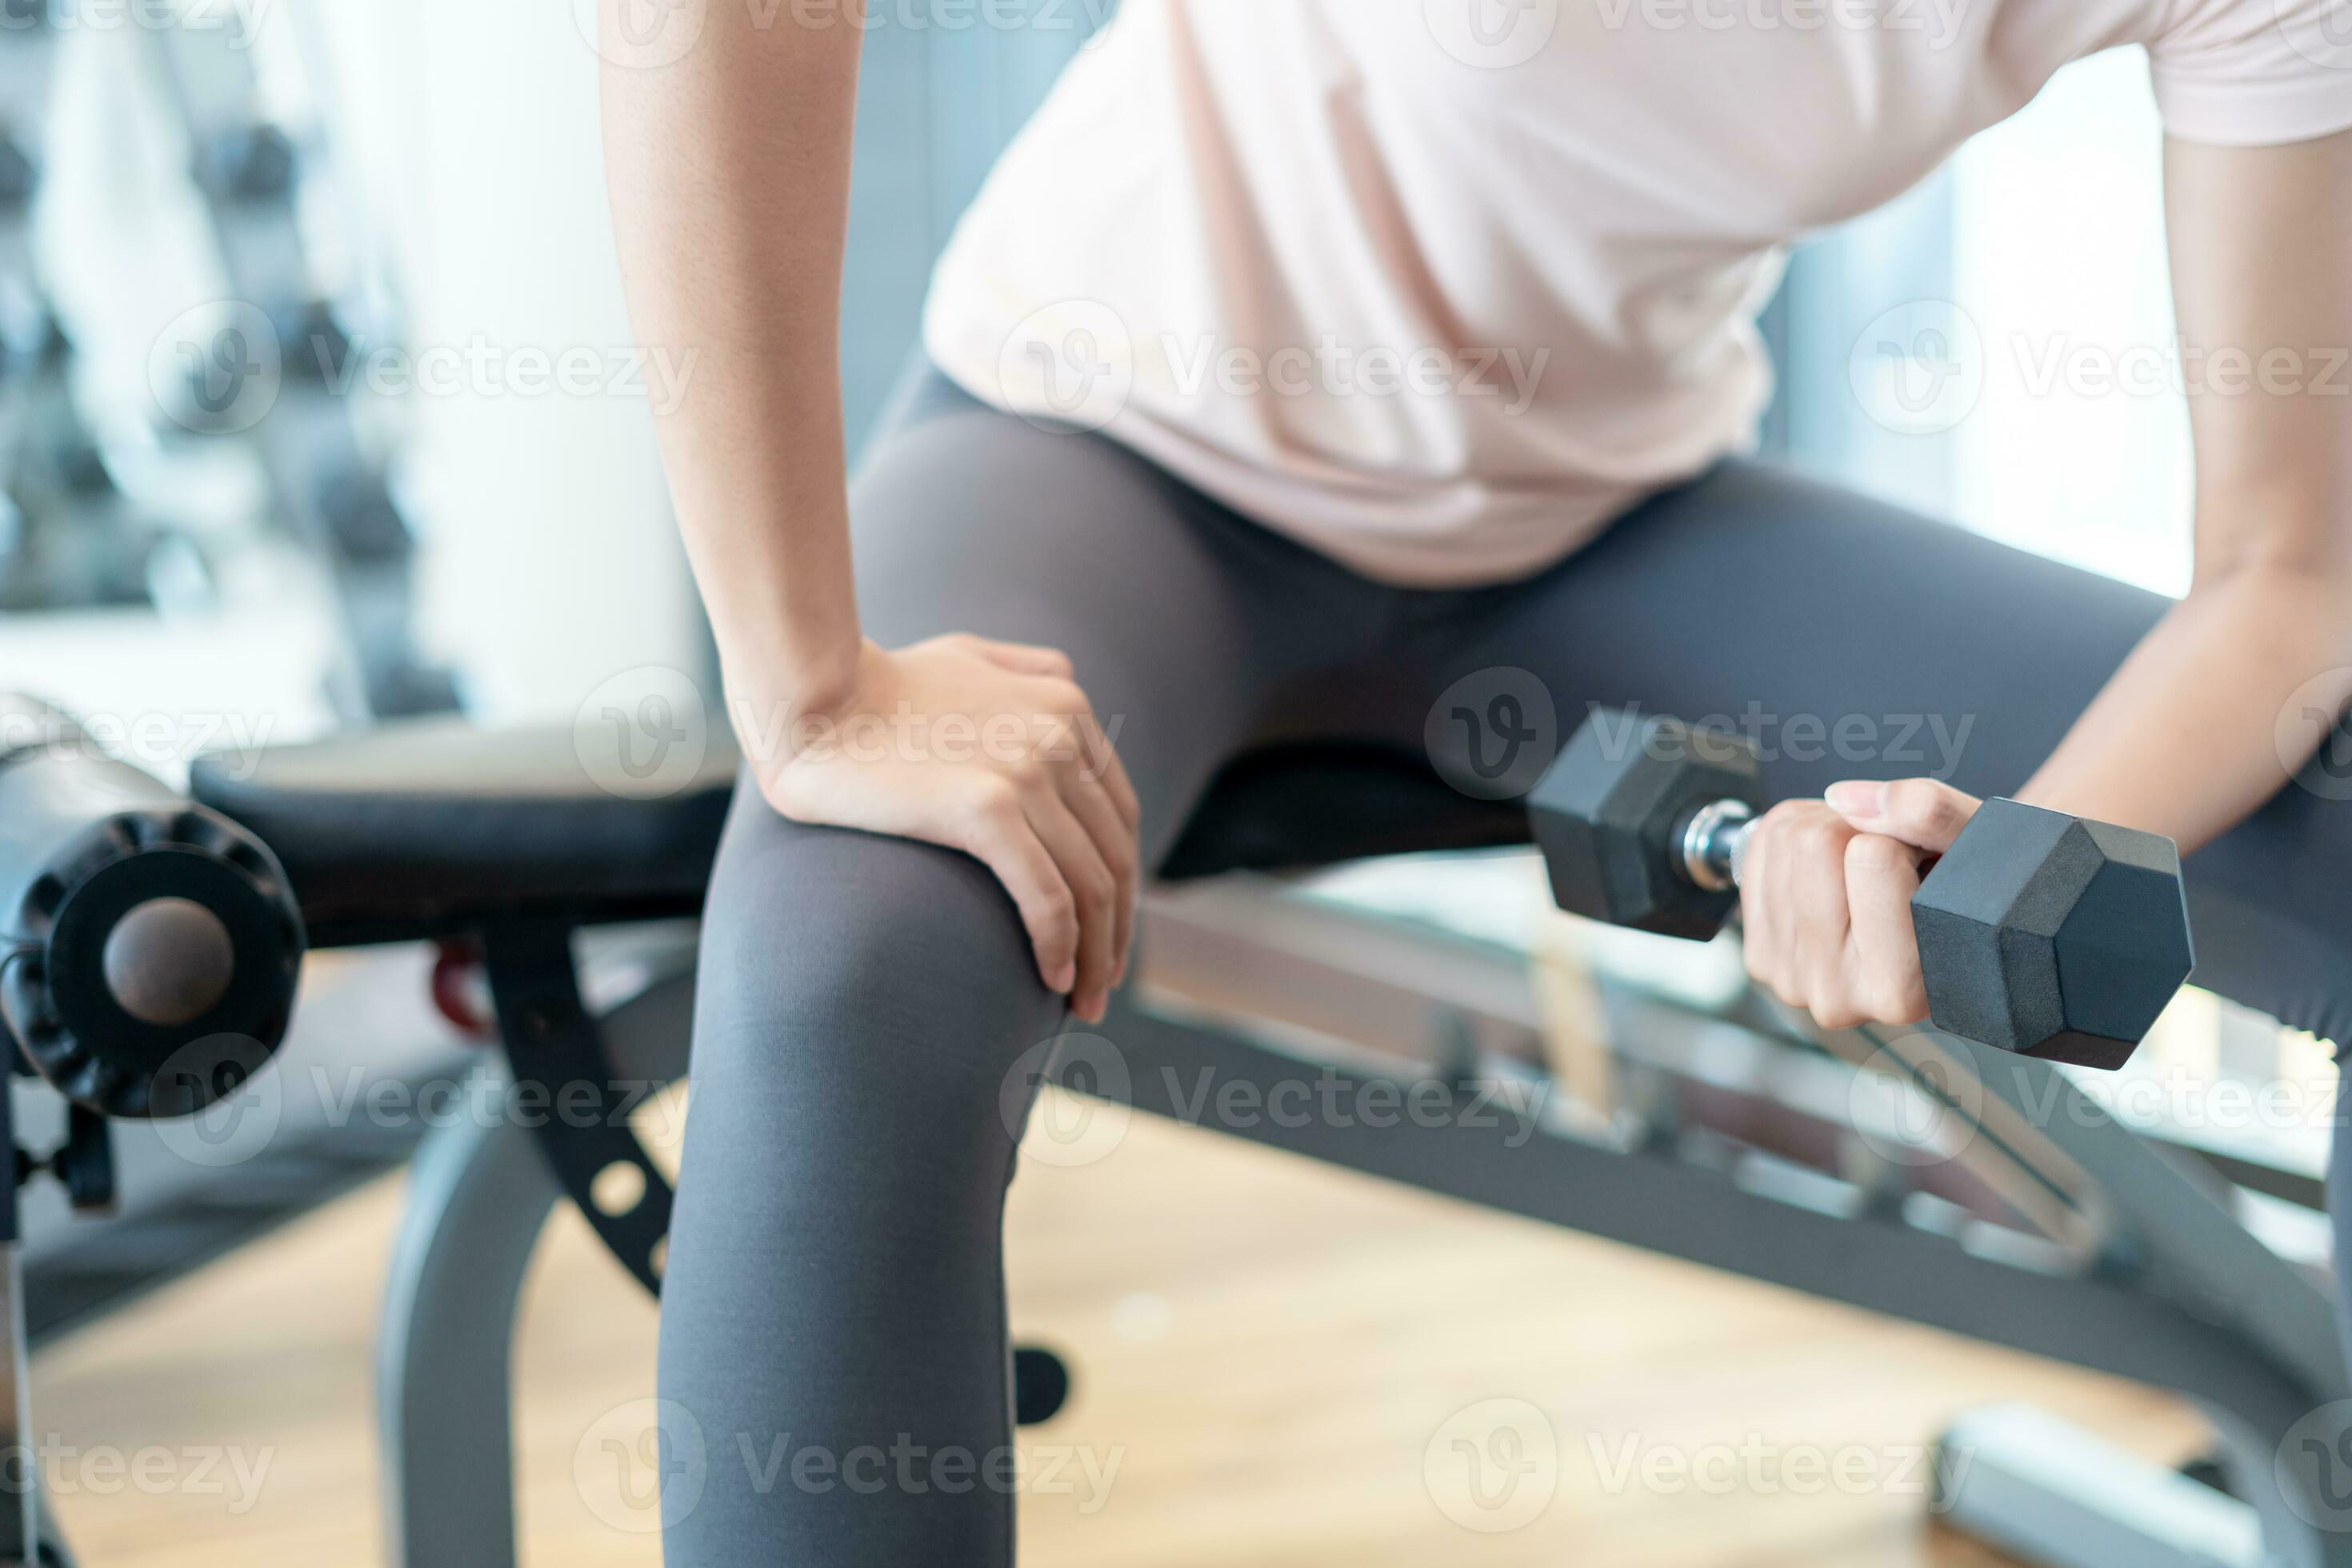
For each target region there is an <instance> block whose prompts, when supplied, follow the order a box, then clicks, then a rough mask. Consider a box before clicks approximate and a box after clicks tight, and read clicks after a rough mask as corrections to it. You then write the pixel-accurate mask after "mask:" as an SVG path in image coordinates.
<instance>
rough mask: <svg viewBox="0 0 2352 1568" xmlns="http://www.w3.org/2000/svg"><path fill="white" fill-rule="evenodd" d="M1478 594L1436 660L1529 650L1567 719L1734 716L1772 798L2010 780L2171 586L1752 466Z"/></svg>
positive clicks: (2056, 735)
mask: <svg viewBox="0 0 2352 1568" xmlns="http://www.w3.org/2000/svg"><path fill="white" fill-rule="evenodd" d="M1472 598H1473V600H1474V601H1476V602H1475V603H1472V604H1469V605H1465V607H1464V609H1463V611H1462V614H1461V616H1460V618H1459V619H1458V620H1456V621H1455V622H1454V624H1453V625H1452V626H1450V627H1448V628H1447V630H1446V631H1445V633H1444V637H1443V647H1442V652H1441V654H1440V659H1441V664H1440V669H1441V672H1444V671H1448V670H1454V669H1461V670H1470V669H1475V668H1480V667H1481V666H1482V665H1517V666H1521V667H1524V668H1527V669H1528V670H1530V671H1532V672H1534V673H1535V674H1536V675H1537V676H1538V677H1539V678H1540V679H1542V681H1543V682H1544V684H1545V685H1546V686H1547V687H1548V688H1549V690H1550V692H1551V695H1552V698H1553V700H1554V702H1555V704H1556V706H1557V709H1558V712H1559V722H1560V726H1561V728H1562V730H1563V731H1566V730H1569V729H1571V728H1573V726H1574V725H1576V724H1577V723H1579V722H1580V721H1582V720H1583V718H1584V716H1585V714H1586V712H1587V711H1588V710H1589V707H1590V706H1591V705H1592V704H1621V703H1622V704H1638V705H1639V706H1641V707H1643V708H1644V709H1646V710H1653V711H1665V712H1672V713H1675V714H1678V715H1680V716H1682V717H1684V718H1687V719H1691V720H1694V721H1713V722H1717V723H1719V724H1724V725H1727V726H1728V727H1731V728H1734V729H1738V730H1739V731H1742V732H1744V733H1746V734H1748V735H1749V736H1751V737H1752V738H1753V739H1755V740H1756V741H1757V742H1759V745H1760V747H1761V748H1762V751H1763V753H1764V757H1765V775H1766V776H1765V783H1766V785H1767V787H1768V788H1769V790H1770V791H1771V793H1773V794H1774V795H1819V794H1820V793H1821V791H1822V787H1823V786H1824V785H1826V784H1830V783H1832V782H1834V781H1835V780H1838V779H1842V778H1901V777H1906V776H1916V775H1919V774H1931V775H1933V776H1935V777H1938V778H1943V779H1947V780H1948V781H1950V782H1951V783H1953V784H1957V785H1958V787H1960V788H1962V789H1965V790H1969V791H1970V792H1971V793H1974V794H1979V795H1982V794H1994V795H2000V794H2009V793H2012V792H2014V791H2015V790H2016V789H2017V788H2018V786H2019V785H2021V784H2023V783H2024V782H2025V779H2026V778H2027V776H2028V775H2029V774H2030V773H2032V771H2033V769H2034V768H2035V767H2036V766H2038V765H2039V764H2040V763H2041V762H2042V759H2043V758H2044V757H2045V756H2047V755H2048V754H2049V752H2051V751H2052V750H2053V748H2054V747H2055V746H2056V745H2057V743H2058V742H2059V741H2060V740H2061V739H2062V738H2063V736H2064V734H2065V732H2066V731H2067V729H2068V728H2069V727H2070V726H2071V725H2072V724H2073V723H2074V720H2075V718H2076V717H2077V716H2078V715H2079V714H2080V713H2081V712H2082V711H2083V710H2084V708H2085V707H2086V706H2088V705H2089V703H2090V701H2091V700H2092V698H2093V697H2094V696H2095V695H2096V694H2097V692H2098V690H2099V689H2100V688H2101V687H2102V686H2103V685H2105V682H2106V680H2107V679H2108V678H2109V677H2110V676H2111V675H2112V674H2113V673H2114V672H2115V670H2116V667H2117V666H2118V665H2120V664H2121V663H2122V662H2123V659H2124V658H2125V656H2126V654H2128V653H2129V652H2130V651H2131V648H2132V647H2133V645H2134V644H2136V643H2137V642H2138V640H2139V639H2140V638H2141V637H2144V636H2146V635H2147V631H2148V630H2149V628H2150V627H2152V626H2154V625H2155V624H2156V622H2157V619H2158V617H2159V616H2161V615H2162V614H2163V613H2164V610H2165V608H2166V606H2167V605H2168V603H2169V601H2168V600H2166V599H2165V598H2163V597H2162V596H2161V595H2156V594H2151V593H2148V592H2147V591H2145V590H2143V589H2139V588H2134V587H2131V586H2129V585H2127V584H2121V583H2117V582H2116V581H2114V580H2113V579H2110V578H2106V577H2103V576H2100V575H2098V574H2095V573H2090V572H2085V571H2083V570H2080V569H2079V568H2075V567H2072V566H2067V565H2063V564H2062V563H2057V562H2053V561H2047V560H2043V559H2042V558H2040V557H2038V556H2034V555H2032V554H2029V553H2027V552H2022V551H2019V550H2016V549H2012V548H2011V547H2009V546H2007V545H2003V544H2000V543H1998V542H1993V541H1991V540H1988V539H1985V538H1983V537H1982V536H1980V535H1978V534H1974V533H1970V532H1969V531H1966V530H1964V529H1961V528H1958V527H1956V526H1953V525H1951V524H1948V523H1942V522H1936V521H1928V520H1927V519H1924V518H1921V517H1918V516H1916V515H1914V514H1912V513H1909V512H1906V511H1904V510H1901V509H1899V508H1895V507H1892V506H1888V505H1885V504H1884V503H1881V502H1877V501H1874V500H1868V499H1866V498H1864V497H1862V496H1860V495H1857V494H1855V493H1853V492H1852V491H1849V490H1844V489H1839V488H1837V487H1834V486H1832V485H1827V484H1823V483H1821V482H1819V481H1816V480H1812V479H1805V478H1803V477H1801V476H1799V475H1797V474H1794V473H1791V472H1789V471H1786V470H1783V469H1780V468H1772V467H1769V466H1767V465H1763V464H1755V463H1735V464H1728V465H1726V466H1724V467H1722V468H1718V469H1717V470H1716V471H1715V472H1713V473H1711V474H1709V475H1708V476H1706V478H1704V479H1700V480H1698V481H1696V482H1695V483H1693V484H1691V485H1689V486H1686V487H1684V488H1682V489H1676V490H1674V491H1671V492H1668V493H1666V494H1664V495H1662V496H1659V497H1656V498H1654V499H1653V500H1650V501H1648V502H1646V503H1644V504H1643V505H1642V506H1641V507H1639V508H1637V509H1635V510H1633V512H1631V513H1629V514H1628V515H1627V516H1626V517H1624V518H1623V519H1622V520H1621V521H1619V522H1618V523H1617V524H1616V525H1615V526H1614V527H1612V529H1611V530H1610V531H1609V532H1608V533H1607V534H1605V535H1603V536H1602V537H1601V539H1600V540H1599V541H1597V542H1595V543H1594V544H1593V545H1592V546H1591V548H1589V549H1587V550H1586V551H1584V552H1581V553H1580V554H1578V555H1576V556H1575V557H1573V558H1571V559H1570V560H1569V561H1568V562H1566V563H1563V564H1561V565H1560V566H1559V567H1557V568H1555V569H1553V570H1552V571H1550V572H1549V573H1547V574H1544V575H1543V576H1541V577H1539V578H1537V579H1534V580H1532V581H1530V582H1528V583H1524V584H1513V585H1511V586H1509V587H1507V588H1500V589H1495V590H1490V591H1488V592H1487V593H1486V594H1485V595H1473V596H1472Z"/></svg>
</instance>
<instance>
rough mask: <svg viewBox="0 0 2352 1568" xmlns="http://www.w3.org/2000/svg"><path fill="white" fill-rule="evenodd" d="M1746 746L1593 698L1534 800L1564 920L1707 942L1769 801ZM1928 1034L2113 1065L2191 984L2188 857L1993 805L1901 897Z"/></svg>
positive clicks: (2095, 826) (2116, 830) (2075, 820)
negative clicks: (1931, 1030) (2184, 865)
mask: <svg viewBox="0 0 2352 1568" xmlns="http://www.w3.org/2000/svg"><path fill="white" fill-rule="evenodd" d="M1760 779H1761V768H1760V766H1759V757H1758V753H1757V750H1756V747H1755V746H1754V744H1753V743H1751V742H1748V741H1747V740H1745V739H1743V738H1742V737H1740V736H1738V735H1734V734H1731V733H1728V732H1727V731H1719V730H1701V729H1696V728H1694V727H1692V726H1690V725H1688V724H1685V723H1684V722H1683V721H1680V720H1678V719H1670V718H1665V717H1663V716H1658V715H1651V716H1646V717H1645V716H1642V715H1637V714H1634V713H1632V712H1627V711H1623V710H1596V711H1595V712H1594V713H1593V715H1592V717H1591V719H1589V720H1587V721H1585V724H1584V726H1583V727H1582V728H1581V729H1580V730H1579V731H1577V732H1576V735H1575V737H1574V738H1573V739H1572V740H1570V742H1569V743H1568V746H1567V747H1566V749H1565V750H1563V751H1562V752H1560V754H1559V758H1558V760H1556V761H1555V762H1554V763H1552V765H1551V767H1550V769H1549V771H1548V772H1547V773H1545V774H1544V776H1543V778H1542V779H1541V780H1540V781H1539V782H1538V784H1537V785H1536V787H1535V788H1534V790H1532V791H1531V792H1530V793H1529V794H1528V814H1529V816H1531V818H1532V819H1533V822H1534V826H1535V837H1536V842H1537V844H1538V845H1539V846H1540V847H1542V849H1543V855H1544V861H1545V864H1546V866H1547V867H1548V868H1549V871H1550V873H1551V885H1552V896H1553V898H1554V899H1555V900H1558V902H1559V907H1560V908H1561V909H1563V910H1568V911H1569V912H1570V914H1578V915H1584V916H1586V917H1588V918H1590V919H1592V920H1598V921H1608V922H1609V923H1610V924H1612V925H1622V926H1632V927H1634V928H1636V929H1638V930H1642V931H1657V932H1659V933H1661V934H1664V935H1666V936H1679V937H1692V938H1697V939H1702V940H1703V939H1705V938H1707V937H1711V936H1713V935H1714V934H1715V933H1716V932H1717V931H1720V930H1722V929H1723V924H1724V922H1725V921H1727V920H1728V919H1729V918H1730V916H1731V911H1732V908H1733V906H1734V905H1735V904H1736V903H1737V902H1738V897H1739V893H1738V868H1739V857H1740V851H1741V849H1742V848H1743V847H1744V846H1745V844H1746V841H1747V837H1748V828H1749V827H1750V826H1752V825H1753V824H1754V822H1755V820H1756V819H1757V817H1759V816H1761V815H1762V813H1763V811H1764V808H1765V806H1764V799H1763V791H1762V789H1761V787H1760ZM1911 921H1912V928H1913V930H1914V931H1915V932H1916V935H1917V937H1918V942H1919V960H1920V966H1921V969H1922V971H1923V973H1924V975H1925V977H1926V980H1927V1005H1928V1011H1929V1016H1930V1018H1931V1021H1932V1022H1933V1023H1934V1024H1935V1025H1936V1026H1937V1028H1940V1029H1944V1030H1947V1031H1948V1032H1950V1033H1952V1034H1955V1035H1960V1036H1964V1037H1967V1038H1969V1039H1971V1040H1976V1041H1979V1042H1980V1043H1982V1044H1985V1045H1990V1046H1995V1047H2000V1049H2002V1050H2005V1051H2015V1052H2018V1053H2019V1054H2021V1055H2024V1056H2031V1057H2040V1058H2043V1059H2045V1060H2049V1061H2058V1062H2069V1063H2074V1064H2075V1065H2078V1066H2083V1067H2093V1068H2119V1067H2121V1066H2123V1064H2124V1063H2125V1062H2126V1060H2128V1059H2129V1058H2130V1056H2131V1053H2132V1050H2133V1048H2134V1047H2137V1045H2138V1044H2139V1042H2140V1040H2141V1039H2142V1038H2143V1037H2146V1035H2147V1031H2148V1030H2149V1028H2150V1027H2152V1026H2154V1025H2155V1023H2156V1018H2157V1015H2158V1014H2159V1013H2161V1012H2162V1011H2163V1010H2164V1006H2165V1004H2166V1003H2168V1002H2169V1001H2171V1000H2172V996H2173V994H2174V993H2175V992H2177V991H2179V989H2180V986H2181V984H2182V983H2183V982H2185V981H2186V980H2187V979H2188V978H2189V967H2190V964H2191V963H2192V957H2191V953H2190V951H2189V912H2188V904H2187V901H2186V900H2185V899H2184V897H2183V895H2182V892H2181V886H2180V856H2179V850H2178V849H2177V848H2176V847H2174V845H2173V842H2172V840H2170V839H2169V838H2165V837H2160V836H2158V835H2157V834H2153V833H2142V832H2139V831H2137V830H2136V829H2133V828H2128V827H2117V826H2113V825H2111V824H2108V823H2104V822H2091V821H2087V820H2084V818H2081V817H2075V816H2065V815H2064V814H2063V813H2061V812H2055V811H2044V810H2042V808H2040V807H2038V806H2031V805H2021V804H2020V803H2018V802H2016V801H2013V800H2000V799H1994V800H1988V801H1986V802H1985V803H1984V805H1983V807H1982V808H1981V809H1979V811H1978V813H1977V814H1976V816H1974V817H1973V818H1971V819H1970V820H1969V825H1968V826H1967V827H1965V828H1963V829H1962V830H1961V832H1960V836H1959V837H1958V840H1957V841H1956V842H1955V843H1954V844H1953V845H1952V847H1951V849H1950V850H1949V851H1948V853H1946V854H1945V855H1943V856H1942V857H1940V858H1938V859H1937V862H1936V864H1935V868H1933V869H1932V870H1930V871H1929V872H1928V874H1927V879H1926V880H1925V881H1923V882H1922V883H1921V884H1920V887H1919V891H1918V892H1917V893H1916V895H1914V897H1913V898H1912V900H1911Z"/></svg>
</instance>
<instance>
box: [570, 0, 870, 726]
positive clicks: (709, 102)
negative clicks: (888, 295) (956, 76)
mask: <svg viewBox="0 0 2352 1568" xmlns="http://www.w3.org/2000/svg"><path fill="white" fill-rule="evenodd" d="M863 9H864V7H863V5H862V4H859V3H858V0H851V4H850V5H848V6H846V7H845V12H848V13H852V14H849V15H843V16H837V17H835V18H834V22H835V25H833V26H822V27H811V26H795V25H794V24H793V20H792V16H791V12H790V10H789V8H777V9H776V10H775V11H774V12H773V15H772V17H771V18H770V19H769V21H768V22H767V24H766V25H761V23H760V22H759V21H758V20H757V19H756V18H757V17H758V16H759V15H760V14H761V7H758V6H751V5H712V6H708V7H705V8H704V10H705V13H706V21H705V24H704V31H703V33H702V35H701V37H699V38H698V40H697V42H696V43H695V45H694V47H692V48H690V49H688V51H687V53H686V55H685V58H682V59H678V60H677V61H675V62H673V63H668V64H660V63H657V62H658V61H660V60H661V59H662V58H664V57H663V55H660V54H654V55H650V56H648V55H645V54H643V53H642V52H641V51H639V50H637V49H635V47H633V46H632V44H631V43H630V41H629V40H628V38H627V37H626V36H625V35H624V34H623V33H622V32H621V31H620V30H619V29H618V28H617V27H616V26H615V24H614V18H613V16H612V14H611V13H612V4H611V0H606V3H605V4H604V5H601V6H600V10H601V11H602V12H603V13H604V15H603V16H602V21H603V26H604V55H605V59H606V64H605V66H604V162H605V171H606V178H607V181H608V184H609V185H610V187H611V193H612V203H613V218H614V231H615V237H616V239H617V241H618V244H619V248H620V258H621V273H622V279H623V281H624V283H625V287H626V289H627V291H628V300H629V312H630V316H631V319H632V321H633V322H634V323H635V329H636V333H637V336H638V338H639V339H640V340H641V341H643V342H648V343H659V344H663V345H665V346H667V347H670V348H673V349H676V350H679V351H683V352H685V353H691V354H692V355H693V356H694V358H693V360H692V362H691V363H692V365H693V369H692V371H691V378H692V379H691V381H690V383H689V390H688V395H687V397H686V398H685V400H684V401H683V403H682V405H681V406H680V407H679V409H678V410H677V412H676V413H675V414H674V415H672V416H669V417H667V418H664V419H663V420H661V421H660V438H661V444H662V454H663V458H664V460H665V463H666V465H667V468H668V470H669V479H670V492H671V496H672V498H673V500H674V501H675V503H676V505H677V515H678V522H679V526H680V528H681V529H682V530H683V531H684V533H685V536H686V547H687V554H688V558H689V560H690V561H691V563H692V564H693V568H694V575H695V581H696V583H697V584H698V585H699V586H700V588H701V590H702V596H703V602H704V604H705V605H707V606H708V608H709V612H710V618H711V624H712V628H713V630H714V632H715V633H716V636H717V638H718V642H719V651H720V656H721V658H722V659H723V660H725V661H726V662H727V664H728V665H729V666H730V668H729V669H728V672H727V673H728V676H729V679H730V687H731V688H733V689H736V690H737V692H738V694H739V698H740V699H749V700H756V701H758V702H761V703H763V704H764V703H769V702H782V703H787V704H791V705H793V706H798V705H800V704H802V703H804V702H810V701H814V702H817V703H820V704H822V703H824V702H826V701H829V700H834V699H835V698H837V697H838V696H839V695H840V694H841V693H842V691H843V690H844V689H845V687H846V685H847V683H848V682H849V680H850V679H851V675H852V670H853V668H854V666H855V664H856V657H857V651H858V626H857V612H856V600H855V598H854V596H853V595H852V593H851V584H850V570H849V531H848V522H847V518H848V508H847V503H846V500H845V478H844V461H845V459H844V457H843V452H842V435H841V366H840V343H839V328H838V327H837V325H836V322H837V321H838V319H839V314H840V299H841V258H842V248H843V243H844V242H843V235H844V232H845V227H846V224H847V216H848V207H849V147H850V134H851V124H852V119H853V112H854V106H855V102H856V91H857V55H858V45H859V41H860V40H861V39H862V38H863V37H864V32H863V29H862V28H861V27H860V26H855V25H852V24H853V22H854V21H855V20H856V14H862V12H863ZM741 667H749V668H741Z"/></svg>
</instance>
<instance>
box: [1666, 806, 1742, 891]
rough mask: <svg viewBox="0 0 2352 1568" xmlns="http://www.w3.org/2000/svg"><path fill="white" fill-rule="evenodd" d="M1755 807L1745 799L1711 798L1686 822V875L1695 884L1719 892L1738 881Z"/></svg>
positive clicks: (1683, 845)
mask: <svg viewBox="0 0 2352 1568" xmlns="http://www.w3.org/2000/svg"><path fill="white" fill-rule="evenodd" d="M1754 826H1756V808H1755V807H1754V806H1751V805H1748V803H1747V802H1746V801H1744V800H1716V801H1709V802H1708V803H1707V804H1706V805H1702V806H1700V807H1699V808H1698V809H1697V810H1696V811H1695V812H1693V813H1691V816H1690V820H1689V821H1688V822H1685V823H1684V824H1683V836H1682V863H1683V875H1685V877H1688V878H1689V879H1690V880H1691V885H1692V886H1693V887H1695V888H1703V889H1706V891H1708V892H1710V893H1720V892H1724V891H1727V890H1728V889H1732V888H1736V887H1738V885H1739V860H1740V856H1741V854H1742V853H1743V852H1744V851H1745V850H1746V849H1747V847H1748V829H1749V828H1751V827H1754Z"/></svg>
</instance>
